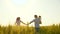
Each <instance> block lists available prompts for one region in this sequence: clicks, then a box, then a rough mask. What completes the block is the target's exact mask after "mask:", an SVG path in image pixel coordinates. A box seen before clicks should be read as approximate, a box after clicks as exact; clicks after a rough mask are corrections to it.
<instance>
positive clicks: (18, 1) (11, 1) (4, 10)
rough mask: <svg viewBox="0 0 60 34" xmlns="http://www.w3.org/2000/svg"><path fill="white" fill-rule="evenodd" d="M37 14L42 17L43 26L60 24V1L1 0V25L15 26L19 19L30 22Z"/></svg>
mask: <svg viewBox="0 0 60 34" xmlns="http://www.w3.org/2000/svg"><path fill="white" fill-rule="evenodd" d="M35 14H37V15H38V16H39V15H41V17H42V24H41V25H51V24H59V23H60V0H0V25H8V24H11V25H13V24H14V23H15V21H16V18H17V17H21V20H22V21H24V22H25V23H26V22H30V21H31V20H33V19H34V15H35ZM33 24H34V23H32V24H31V25H33Z"/></svg>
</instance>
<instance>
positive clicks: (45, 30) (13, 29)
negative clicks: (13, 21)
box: [0, 24, 60, 34]
mask: <svg viewBox="0 0 60 34" xmlns="http://www.w3.org/2000/svg"><path fill="white" fill-rule="evenodd" d="M0 34H35V29H34V27H29V26H11V25H9V26H1V25H0ZM37 34H60V25H55V24H53V25H51V26H40V31H39V32H38V33H37Z"/></svg>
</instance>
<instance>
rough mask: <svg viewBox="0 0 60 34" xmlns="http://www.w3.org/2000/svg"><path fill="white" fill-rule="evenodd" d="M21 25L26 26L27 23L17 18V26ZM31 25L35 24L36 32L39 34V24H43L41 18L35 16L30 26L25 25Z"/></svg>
mask: <svg viewBox="0 0 60 34" xmlns="http://www.w3.org/2000/svg"><path fill="white" fill-rule="evenodd" d="M20 23H23V24H25V23H24V22H23V21H22V20H21V18H20V17H17V19H16V24H17V25H20ZM31 23H34V25H35V31H36V32H39V31H40V25H39V24H42V22H41V16H37V15H34V19H33V20H32V21H30V22H29V23H28V24H25V25H29V24H31ZM36 32H35V34H36Z"/></svg>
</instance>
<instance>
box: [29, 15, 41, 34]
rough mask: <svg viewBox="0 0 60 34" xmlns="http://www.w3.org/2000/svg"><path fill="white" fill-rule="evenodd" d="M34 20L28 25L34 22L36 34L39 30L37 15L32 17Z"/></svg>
mask: <svg viewBox="0 0 60 34" xmlns="http://www.w3.org/2000/svg"><path fill="white" fill-rule="evenodd" d="M34 18H35V19H33V20H32V21H31V22H30V23H29V24H31V23H32V22H34V23H35V30H36V32H39V30H40V26H39V24H40V18H38V16H37V15H34ZM36 32H35V34H36Z"/></svg>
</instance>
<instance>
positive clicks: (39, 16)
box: [39, 16, 42, 24]
mask: <svg viewBox="0 0 60 34" xmlns="http://www.w3.org/2000/svg"><path fill="white" fill-rule="evenodd" d="M39 20H40V22H39V24H42V22H41V16H39Z"/></svg>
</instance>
